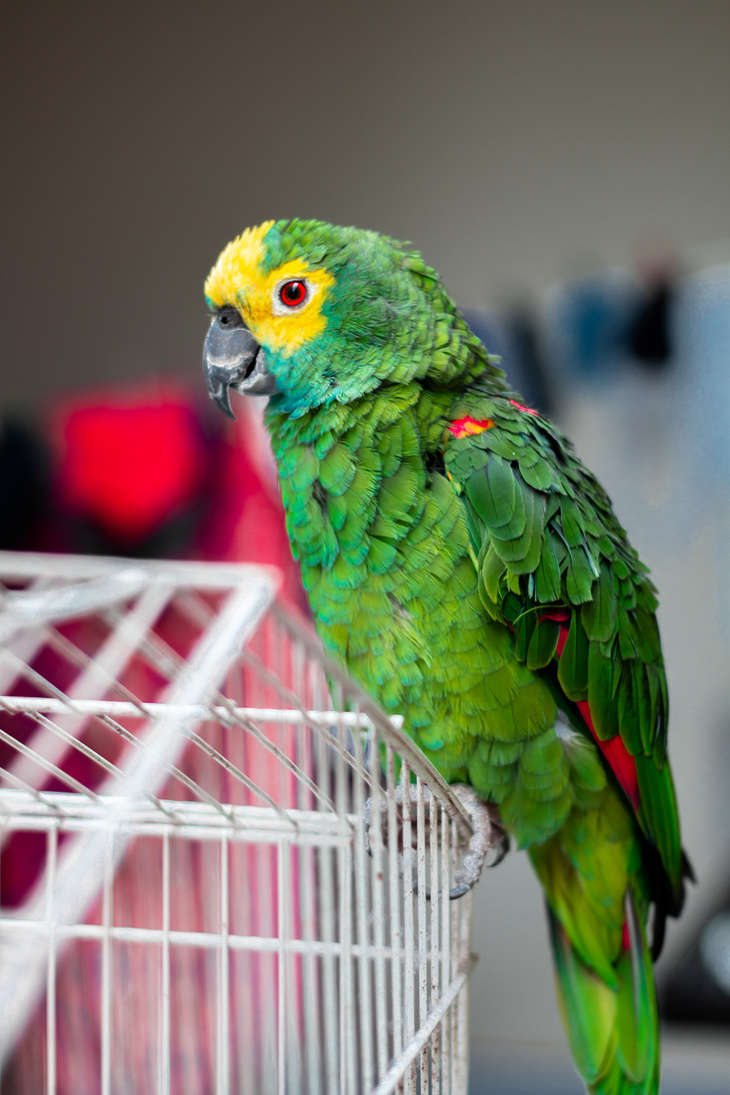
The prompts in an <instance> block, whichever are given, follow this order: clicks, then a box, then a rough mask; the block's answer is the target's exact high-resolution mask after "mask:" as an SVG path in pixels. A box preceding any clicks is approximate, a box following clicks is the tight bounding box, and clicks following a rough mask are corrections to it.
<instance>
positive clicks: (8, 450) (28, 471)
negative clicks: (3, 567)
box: [0, 414, 48, 551]
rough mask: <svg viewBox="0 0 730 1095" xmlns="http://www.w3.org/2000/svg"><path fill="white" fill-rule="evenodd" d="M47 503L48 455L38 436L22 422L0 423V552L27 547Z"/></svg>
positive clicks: (11, 419) (8, 420) (8, 419)
mask: <svg viewBox="0 0 730 1095" xmlns="http://www.w3.org/2000/svg"><path fill="white" fill-rule="evenodd" d="M47 500H48V454H47V452H46V448H45V445H44V444H43V442H42V441H41V438H40V436H39V434H38V433H37V432H36V431H35V430H34V428H33V427H32V426H31V424H30V423H29V422H27V421H25V420H24V419H22V418H17V417H15V416H13V415H10V414H8V415H6V417H5V419H4V421H3V422H2V423H0V514H1V515H2V516H1V517H0V549H2V550H4V551H17V550H21V549H23V548H25V547H27V546H28V542H29V541H30V540H32V538H33V534H34V530H35V529H36V528H37V526H38V525H39V522H40V521H41V519H42V516H43V513H44V511H45V508H46V505H47Z"/></svg>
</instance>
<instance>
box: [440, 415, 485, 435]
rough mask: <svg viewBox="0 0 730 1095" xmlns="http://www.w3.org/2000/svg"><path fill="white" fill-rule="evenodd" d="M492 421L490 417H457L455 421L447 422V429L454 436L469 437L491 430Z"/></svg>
mask: <svg viewBox="0 0 730 1095" xmlns="http://www.w3.org/2000/svg"><path fill="white" fill-rule="evenodd" d="M493 425H494V422H493V421H492V419H491V418H469V417H468V416H467V417H466V418H457V419H456V421H455V422H449V429H450V430H451V432H452V433H453V435H454V437H471V436H473V435H474V434H477V433H484V431H485V430H491V428H492V426H493Z"/></svg>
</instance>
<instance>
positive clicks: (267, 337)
mask: <svg viewBox="0 0 730 1095" xmlns="http://www.w3.org/2000/svg"><path fill="white" fill-rule="evenodd" d="M273 224H274V221H265V222H264V223H263V224H260V225H258V227H257V228H247V229H246V231H245V232H242V233H241V235H240V236H239V237H238V238H237V239H235V240H233V241H232V243H229V244H228V246H227V247H225V248H224V249H223V251H222V252H221V254H220V256H219V257H218V261H217V262H216V264H215V266H214V267H213V269H212V270H211V272H210V274H209V275H208V280H207V281H206V283H205V295H206V296H207V298H208V299H209V300H210V302H211V303H212V305H213V307H215V308H222V307H224V305H230V306H232V307H233V308H237V309H238V310H239V311H240V312H241V314H242V315H243V318H244V319H245V321H246V323H247V325H248V327H249V328H250V330H251V332H252V333H253V335H254V337H255V338H256V339H257V341H258V342H260V343H261V345H262V346H264V347H266V348H269V349H271V350H276V351H281V352H283V353H285V354H289V353H292V352H293V351H294V350H296V349H298V348H299V347H300V346H302V345H303V344H304V343H305V342H309V340H310V339H312V338H315V337H316V336H317V335H318V334H320V333H321V332H322V331H323V330H324V328H325V326H326V323H327V320H326V318H325V317H324V316H323V315H322V304H323V302H324V298H325V294H326V290H327V289H328V288H329V287H330V286H331V285H333V284H334V280H335V279H334V278H333V277H332V275H331V274H330V273H329V271H327V270H324V269H322V268H319V269H312V268H311V267H309V266H308V265H307V263H306V262H305V260H304V259H301V258H294V259H290V260H289V261H288V262H285V263H282V265H281V266H277V267H276V269H274V270H272V271H271V272H270V273H268V274H267V273H264V271H263V260H264V257H265V247H264V237H265V236H266V233H267V232H268V231H269V229H270V228H271V227H272V225H273ZM295 278H306V279H307V282H308V283H309V286H310V290H311V295H310V298H309V300H308V301H307V303H306V304H305V305H304V307H303V308H301V309H299V310H297V311H296V312H292V313H291V314H284V315H277V314H275V313H274V312H273V311H272V305H273V302H274V298H275V294H276V290H277V286H278V285H279V284H280V282H282V281H286V280H288V279H295Z"/></svg>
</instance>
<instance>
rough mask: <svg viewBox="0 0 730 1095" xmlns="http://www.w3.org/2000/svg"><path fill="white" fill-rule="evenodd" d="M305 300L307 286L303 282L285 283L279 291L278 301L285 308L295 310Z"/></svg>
mask: <svg viewBox="0 0 730 1095" xmlns="http://www.w3.org/2000/svg"><path fill="white" fill-rule="evenodd" d="M306 299H307V286H306V283H305V282H303V281H285V282H284V284H283V285H282V287H281V289H280V290H279V300H280V301H281V303H282V304H286V306H287V308H296V307H297V306H298V305H299V304H304V301H305V300H306Z"/></svg>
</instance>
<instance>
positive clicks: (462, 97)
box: [0, 0, 730, 1042]
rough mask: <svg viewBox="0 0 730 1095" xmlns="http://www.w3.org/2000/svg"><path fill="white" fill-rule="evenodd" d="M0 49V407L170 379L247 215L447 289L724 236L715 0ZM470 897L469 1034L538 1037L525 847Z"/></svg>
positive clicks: (692, 800)
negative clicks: (401, 257)
mask: <svg viewBox="0 0 730 1095" xmlns="http://www.w3.org/2000/svg"><path fill="white" fill-rule="evenodd" d="M0 42H1V48H2V52H3V56H2V58H1V59H0V74H1V78H2V92H1V97H0V98H1V101H2V104H3V110H4V121H3V134H2V148H3V152H4V157H3V160H4V163H3V168H2V172H1V173H0V186H1V187H2V191H3V198H2V206H1V208H2V210H3V213H4V215H5V223H4V228H3V250H4V259H5V262H4V268H3V274H2V276H3V279H4V281H3V286H2V292H0V307H1V308H2V310H3V321H2V332H3V334H2V364H1V365H0V368H1V369H2V373H1V381H0V384H1V388H0V391H1V396H2V406H3V407H6V406H7V405H8V404H9V403H11V402H14V401H15V402H19V403H20V404H28V405H30V404H33V403H36V402H37V401H38V400H40V399H44V398H47V397H49V396H51V395H52V394H53V392H55V391H59V390H61V389H65V388H67V387H69V386H72V385H76V384H81V383H84V384H86V383H89V382H93V381H96V380H102V379H107V378H117V379H118V378H123V377H131V376H135V375H142V374H146V373H149V372H150V371H151V370H160V369H168V368H176V369H183V370H187V371H189V372H190V374H191V375H196V374H197V370H198V368H199V359H200V350H201V342H202V338H203V334H204V330H205V326H206V315H205V307H204V303H203V299H202V292H201V290H202V281H203V278H204V276H205V274H206V272H207V270H208V268H209V267H210V265H211V263H212V262H213V260H214V259H215V257H216V255H217V253H218V251H219V250H220V248H221V247H222V246H223V244H225V243H226V242H227V241H228V240H229V239H230V238H231V237H232V236H233V235H234V234H236V233H238V232H239V231H240V230H241V229H242V228H243V227H245V226H246V225H250V224H254V223H257V222H259V221H260V220H263V219H266V218H268V217H280V216H290V215H300V216H306V217H309V216H315V217H320V218H323V219H327V220H332V221H335V222H344V223H356V224H358V225H361V226H363V227H370V228H377V229H380V230H383V231H386V232H389V233H391V234H392V235H394V236H396V237H399V238H401V239H410V240H412V241H413V242H414V243H415V244H416V245H417V246H418V247H419V248H421V250H422V251H423V252H424V254H425V255H426V257H427V258H428V260H429V261H430V262H432V263H433V264H434V265H435V266H436V267H437V268H438V269H439V270H440V271H441V272H442V274H443V275H444V277H445V279H446V282H447V284H448V285H449V287H450V288H451V290H452V292H453V293H454V294H455V295H456V297H457V298H458V299H459V300H460V301H461V302H462V303H463V304H465V305H479V304H485V303H492V302H495V301H499V300H500V299H501V298H502V297H503V296H506V295H510V294H512V293H514V292H516V291H519V292H521V293H527V294H528V295H529V294H537V293H538V292H539V291H540V290H541V289H542V288H544V287H545V286H547V285H548V284H549V283H550V282H551V281H553V279H555V278H556V277H557V276H558V275H560V274H561V273H564V272H565V270H566V269H568V268H569V267H571V266H572V265H574V264H576V263H584V264H586V263H590V262H597V263H619V264H621V263H627V262H629V261H631V258H632V256H633V254H634V250H635V248H636V246H637V243H638V242H640V241H641V239H642V238H645V237H646V236H647V235H650V234H658V235H661V236H663V237H664V238H666V239H668V240H669V241H671V242H672V243H673V244H674V245H675V246H676V247H677V248H679V249H680V250H682V249H684V248H686V247H689V246H695V245H703V244H708V243H711V242H712V241H713V240H715V239H717V238H719V237H722V236H726V235H727V234H728V196H729V195H730V142H729V141H728V134H727V118H728V106H729V105H730V50H729V49H728V43H729V42H730V4H728V3H727V2H726V0H719V2H716V3H713V2H693V3H689V2H688V3H683V2H676V0H675V2H672V0H629V2H626V0H613V2H611V3H596V2H585V0H565V2H563V0H558V2H550V0H544V2H511V3H490V2H488V0H483V2H474V3H467V2H464V3H458V2H455V3H450V4H446V3H432V2H427V0H420V2H418V3H412V2H401V3H388V2H378V0H375V2H371V3H367V4H349V3H345V2H339V3H338V2H336V0H333V2H326V0H320V2H315V3H303V2H302V3H292V2H289V0H279V2H278V3H269V4H267V5H264V4H252V3H246V2H244V0H239V2H237V3H230V2H228V0H219V2H217V3H215V4H200V3H198V4H185V3H178V4H172V3H169V4H156V3H154V2H152V0H150V2H148V3H144V4H129V3H127V4H119V3H99V2H98V0H97V2H95V3H79V2H73V0H69V2H66V3H63V4H61V3H54V4H48V3H36V4H25V5H20V4H16V5H15V6H14V8H13V10H12V11H7V12H6V15H5V28H4V30H3V32H2V37H1V38H0ZM591 421H592V420H591V419H590V416H588V417H586V416H585V415H583V416H581V414H580V413H576V414H575V415H574V416H573V419H572V420H571V428H573V429H574V430H575V432H576V434H577V436H578V440H579V442H581V439H582V442H583V446H584V447H583V449H582V451H587V452H588V453H589V454H590V455H591V457H592V458H595V460H596V462H597V464H598V467H597V470H598V471H599V472H600V473H601V474H603V475H605V476H606V477H607V479H608V481H609V482H608V485H609V487H610V489H611V490H612V492H613V493H614V494H615V495H616V496H617V499H619V501H620V498H621V495H622V490H623V486H624V484H623V481H622V480H621V478H620V476H619V475H618V473H617V472H616V469H615V467H614V464H613V463H612V458H611V457H612V451H611V435H610V432H607V431H604V434H603V435H602V436H603V439H604V443H603V444H602V445H601V444H599V443H598V439H597V435H596V433H595V431H593V430H592V429H591V428H589V426H590V423H591ZM632 531H634V532H635V533H636V534H637V539H638V540H639V542H640V544H641V529H640V528H638V527H636V528H632ZM703 543H704V541H703V539H702V530H699V533H698V538H697V541H696V543H694V544H693V546H692V552H693V553H694V554H692V552H690V553H689V554H685V555H681V554H678V555H676V556H675V557H673V558H672V559H668V560H666V559H665V557H664V556H662V555H661V553H660V552H659V551H658V550H657V551H656V556H657V557H656V559H654V558H652V552H653V551H654V547H653V546H652V543H651V542H649V541H648V539H647V543H646V552H647V554H648V557H649V561H650V562H652V563H653V564H655V569H657V568H658V569H657V574H658V581H659V584H660V586H661V587H662V590H663V591H664V592H665V594H666V596H665V609H664V612H665V622H666V623H667V625H668V634H667V651H668V659H669V662H670V674H671V673H674V675H675V676H674V680H675V681H676V682H677V683H676V684H675V685H674V689H673V696H675V698H676V702H675V711H676V712H677V714H678V718H677V727H676V730H675V731H674V733H675V734H676V740H677V746H676V749H677V754H678V756H681V760H682V763H681V765H679V766H678V768H679V771H678V783H679V789H680V797H681V798H683V807H684V809H685V812H686V814H687V817H688V822H687V831H688V842H689V843H690V846H691V847H692V848H693V851H695V857H696V858H697V857H698V856H699V859H700V860H701V864H702V867H703V868H704V869H705V874H704V876H703V877H705V878H707V871H709V873H710V879H712V874H713V870H714V867H715V865H716V864H717V862H718V859H719V857H720V854H721V839H724V837H721V835H718V829H717V827H716V826H714V822H715V821H716V820H717V815H718V811H719V806H717V805H714V804H715V803H719V801H720V799H719V797H717V796H716V797H715V798H712V794H711V792H712V791H713V790H715V788H714V787H712V786H711V785H710V783H708V782H707V780H708V779H710V781H711V770H712V768H713V758H714V755H715V754H714V753H713V751H712V750H713V748H714V747H713V744H712V742H713V734H714V733H715V730H714V729H713V728H712V727H710V721H711V719H714V717H715V715H714V708H713V711H712V712H710V711H709V709H706V708H707V705H708V704H709V703H710V699H711V701H712V703H713V704H716V703H717V705H719V701H716V696H719V695H720V694H721V693H722V688H721V687H720V686H721V685H722V684H723V674H724V673H725V670H724V669H723V666H725V667H726V666H727V662H726V661H725V660H724V659H725V657H726V654H727V647H726V646H723V645H722V641H721V640H720V639H719V638H716V637H715V632H714V631H712V628H710V631H711V632H712V634H709V633H708V631H707V629H706V628H705V629H704V630H703V627H702V621H703V618H704V620H705V621H706V620H707V618H708V617H707V615H706V613H710V615H711V612H712V608H711V604H710V597H709V592H708V591H707V590H705V592H704V593H702V595H701V597H700V598H699V600H698V598H697V597H694V598H693V597H692V596H691V595H690V594H689V593H688V592H687V582H686V578H687V575H688V574H690V573H694V574H697V573H698V572H700V573H703V574H706V573H708V566H709V564H708V562H707V559H706V558H705V555H703V551H704V548H703ZM641 546H642V547H643V546H644V545H643V544H641ZM703 613H705V615H704V617H703ZM688 619H690V620H691V628H690V632H689V635H688V633H687V621H688ZM695 639H696V640H697V641H696V642H695ZM697 643H699V649H698V646H697ZM703 643H704V644H705V645H704V646H703V645H702V644H703ZM703 675H706V676H707V679H708V680H710V679H711V681H712V689H709V690H708V689H705V688H704V687H703V683H702V682H703ZM723 687H724V686H723ZM708 692H709V694H710V699H708V698H707V696H708ZM725 698H727V696H726V691H725ZM695 701H697V702H698V703H699V708H698V707H697V706H695ZM703 702H704V704H705V706H704V707H703V706H702V704H703ZM714 726H715V724H714V723H713V727H714ZM708 787H709V788H710V790H709V791H708V790H707V789H708ZM708 794H709V795H710V798H711V801H712V803H713V805H708V803H707V802H706V801H704V799H706V797H707V795H708ZM700 800H703V801H700ZM713 826H714V827H713ZM721 833H722V830H720V834H721ZM708 834H709V835H708ZM713 834H714V835H713ZM477 911H478V915H477V939H476V944H477V948H478V949H479V950H481V951H482V954H483V960H482V965H481V968H480V970H479V972H478V973H477V975H476V978H475V983H474V993H473V1001H474V1011H475V1017H474V1037H475V1041H477V1042H479V1041H480V1040H483V1039H484V1036H485V1032H486V1033H487V1034H488V1035H489V1036H490V1037H491V1038H492V1039H509V1038H513V1039H520V1038H534V1039H543V1040H557V1039H560V1037H561V1034H560V1031H559V1026H558V1019H557V1017H556V1010H555V1006H554V1001H553V995H552V984H551V976H550V970H549V963H548V957H547V947H546V942H545V930H544V926H543V915H542V902H541V898H540V895H539V892H538V887H537V885H536V884H535V883H534V881H533V880H532V878H531V876H530V874H529V870H528V867H527V865H526V862H525V861H524V857H518V856H513V857H511V858H510V859H509V860H508V862H507V863H505V864H504V865H503V866H502V867H500V868H499V870H498V871H497V872H495V873H494V874H493V875H491V876H489V878H488V880H487V881H486V882H483V883H482V886H481V890H480V894H479V898H478V905H477ZM690 917H691V912H690ZM675 938H679V937H676V936H675ZM675 945H678V944H675Z"/></svg>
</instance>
